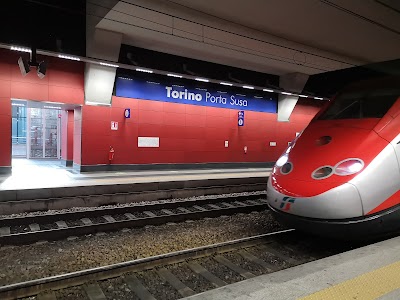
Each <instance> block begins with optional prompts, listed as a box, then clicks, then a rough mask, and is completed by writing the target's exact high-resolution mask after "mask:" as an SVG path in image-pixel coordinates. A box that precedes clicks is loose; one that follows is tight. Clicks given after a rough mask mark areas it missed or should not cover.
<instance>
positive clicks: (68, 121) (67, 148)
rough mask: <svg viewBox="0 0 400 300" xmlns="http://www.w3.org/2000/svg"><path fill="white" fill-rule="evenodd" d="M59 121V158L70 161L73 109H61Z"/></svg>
mask: <svg viewBox="0 0 400 300" xmlns="http://www.w3.org/2000/svg"><path fill="white" fill-rule="evenodd" d="M61 122H62V125H61V130H62V132H61V158H62V159H63V160H66V161H72V159H73V156H74V111H73V110H64V111H62V114H61Z"/></svg>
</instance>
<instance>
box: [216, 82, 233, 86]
mask: <svg viewBox="0 0 400 300" xmlns="http://www.w3.org/2000/svg"><path fill="white" fill-rule="evenodd" d="M219 84H222V85H227V86H232V85H233V84H232V83H229V82H220V83H219Z"/></svg>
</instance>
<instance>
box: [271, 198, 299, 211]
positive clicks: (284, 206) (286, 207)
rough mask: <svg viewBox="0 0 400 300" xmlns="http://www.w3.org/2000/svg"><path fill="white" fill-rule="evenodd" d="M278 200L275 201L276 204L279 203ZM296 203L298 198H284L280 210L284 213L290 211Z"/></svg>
mask: <svg viewBox="0 0 400 300" xmlns="http://www.w3.org/2000/svg"><path fill="white" fill-rule="evenodd" d="M277 201H278V199H275V202H277ZM295 201H296V198H292V197H283V198H282V202H281V204H280V205H279V208H280V209H282V210H283V211H288V210H290V208H291V205H292V204H293V203H294V202H295Z"/></svg>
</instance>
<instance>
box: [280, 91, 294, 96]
mask: <svg viewBox="0 0 400 300" xmlns="http://www.w3.org/2000/svg"><path fill="white" fill-rule="evenodd" d="M281 94H283V95H289V96H290V95H292V93H288V92H281Z"/></svg>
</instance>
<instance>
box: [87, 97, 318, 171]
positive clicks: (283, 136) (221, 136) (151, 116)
mask: <svg viewBox="0 0 400 300" xmlns="http://www.w3.org/2000/svg"><path fill="white" fill-rule="evenodd" d="M316 104H318V103H316V102H315V101H314V102H312V101H309V102H307V101H299V102H298V105H297V106H296V108H295V110H294V112H293V114H292V116H291V118H290V122H287V123H278V122H277V121H276V118H277V115H276V114H269V113H260V112H252V111H246V112H245V125H244V126H243V127H239V126H238V125H237V113H238V111H237V110H229V109H222V108H212V107H203V106H194V105H183V104H176V103H166V102H159V101H150V100H139V99H129V98H120V97H113V101H112V108H108V107H98V106H84V107H83V118H82V165H96V164H107V163H108V150H109V148H110V146H112V147H113V148H114V149H115V158H114V161H113V163H114V164H148V163H208V162H272V161H275V160H276V159H277V158H278V157H279V155H280V154H281V152H282V151H283V150H284V149H285V148H286V146H287V144H288V142H289V141H291V140H292V139H293V138H294V137H295V135H296V132H299V131H301V130H303V129H304V127H305V126H306V125H307V124H308V123H309V121H310V120H311V119H312V117H313V116H314V115H315V113H316V112H317V111H318V109H319V107H318V105H316ZM125 108H130V109H131V118H130V119H125V118H124V109H125ZM111 121H113V122H118V130H116V131H114V130H111ZM138 137H159V139H160V147H159V148H139V147H138V146H137V139H138ZM225 141H228V145H229V146H228V147H227V148H226V147H225ZM270 142H276V144H277V146H276V147H271V146H270ZM245 146H247V153H244V147H245Z"/></svg>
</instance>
